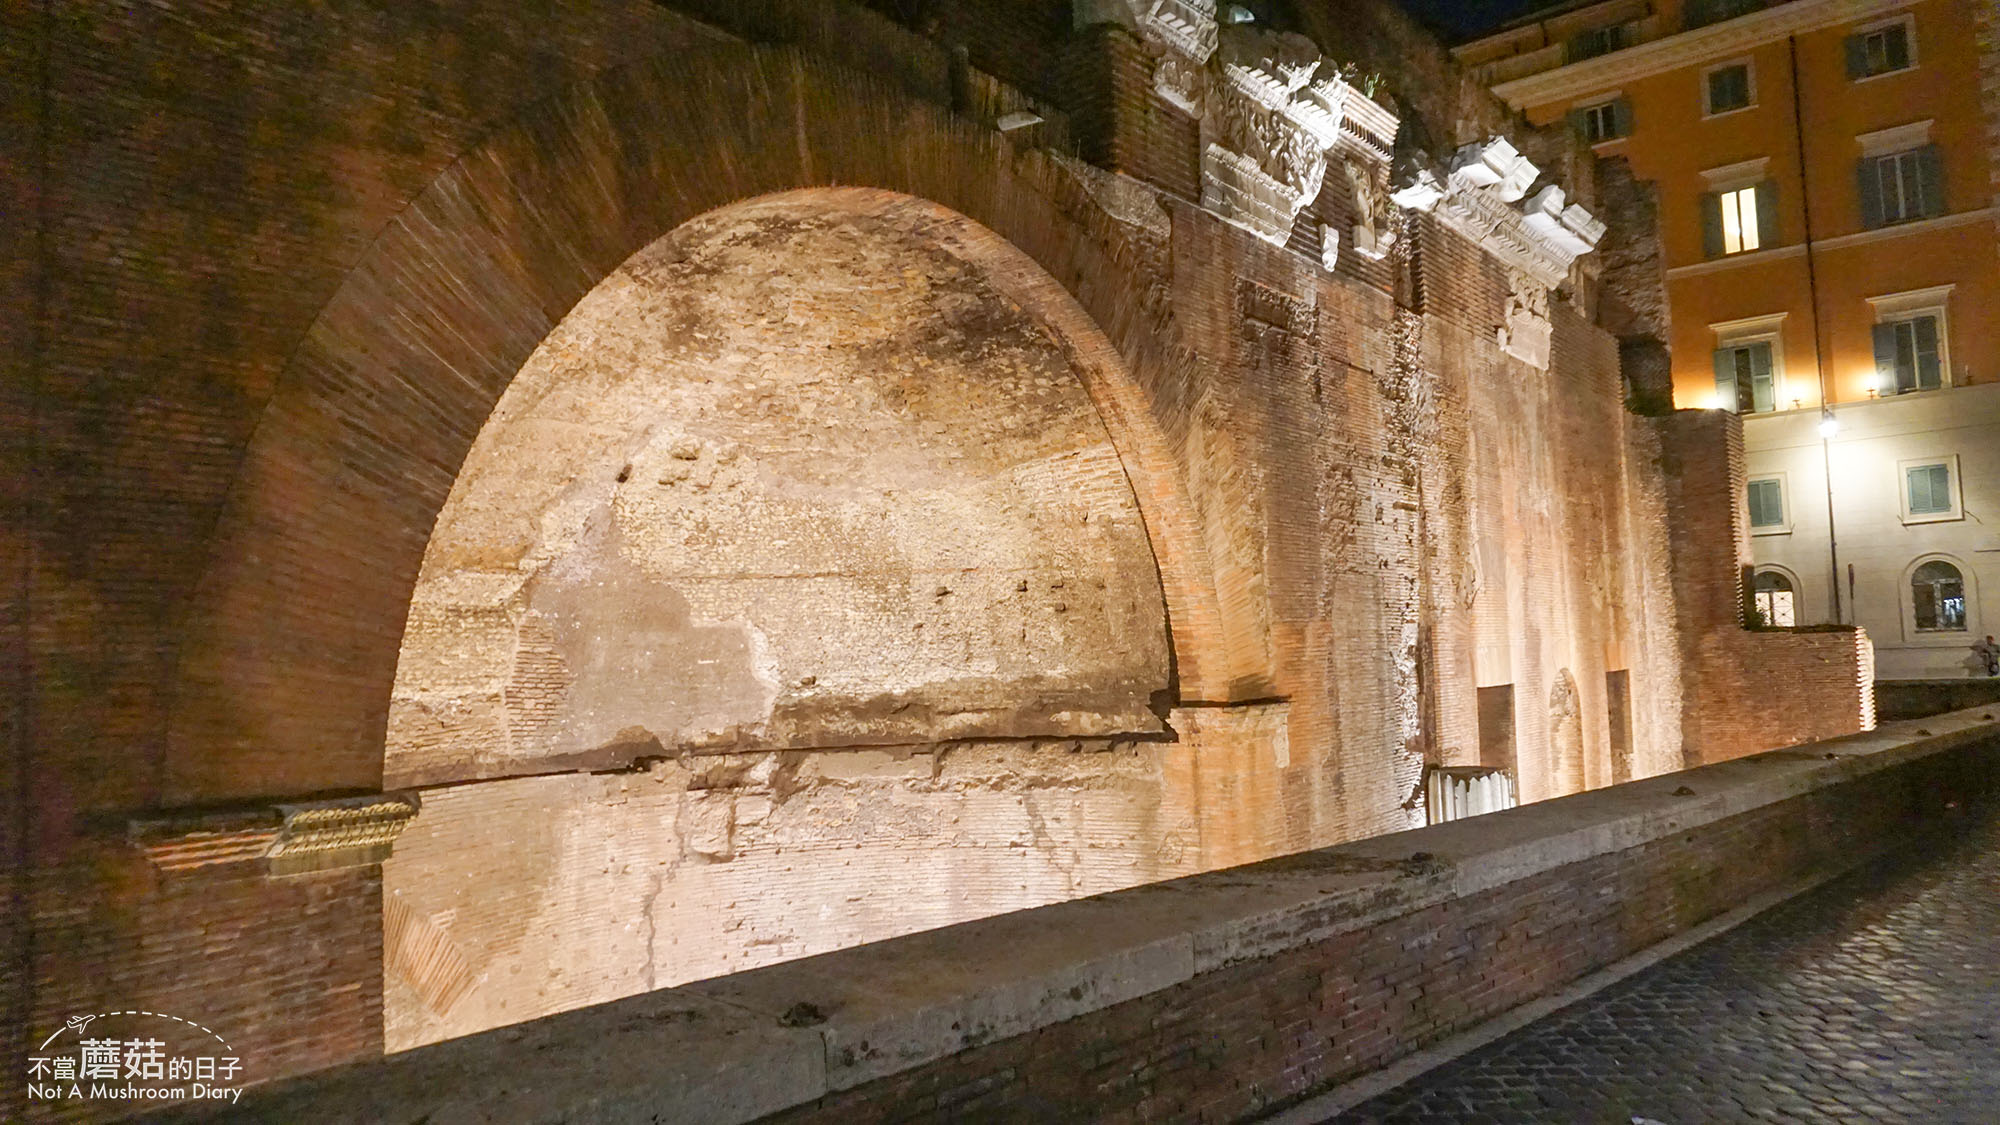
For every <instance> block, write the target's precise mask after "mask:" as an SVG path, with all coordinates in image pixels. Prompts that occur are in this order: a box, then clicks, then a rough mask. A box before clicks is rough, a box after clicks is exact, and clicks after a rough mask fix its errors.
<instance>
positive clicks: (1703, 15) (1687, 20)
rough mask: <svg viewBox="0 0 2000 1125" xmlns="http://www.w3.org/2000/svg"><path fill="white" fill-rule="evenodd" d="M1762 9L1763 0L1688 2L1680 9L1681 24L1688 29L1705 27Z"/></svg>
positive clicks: (1695, 0)
mask: <svg viewBox="0 0 2000 1125" xmlns="http://www.w3.org/2000/svg"><path fill="white" fill-rule="evenodd" d="M1763 7H1764V0H1688V3H1687V5H1686V7H1684V8H1683V9H1682V16H1681V19H1682V22H1683V24H1684V25H1685V26H1686V27H1688V28H1689V29H1693V28H1697V27H1707V26H1708V25H1709V24H1712V23H1721V22H1722V21H1723V20H1733V19H1735V18H1736V17H1737V16H1743V15H1748V14H1750V13H1751V12H1755V11H1759V10H1761V9H1762V8H1763Z"/></svg>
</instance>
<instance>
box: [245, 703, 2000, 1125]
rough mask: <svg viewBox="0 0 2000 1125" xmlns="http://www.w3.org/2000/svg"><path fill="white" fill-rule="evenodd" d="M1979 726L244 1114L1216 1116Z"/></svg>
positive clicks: (382, 1074)
mask: <svg viewBox="0 0 2000 1125" xmlns="http://www.w3.org/2000/svg"><path fill="white" fill-rule="evenodd" d="M1981 714H1982V712H1981V711H1978V710H1974V711H1967V712H1961V713H1957V714H1954V715H1945V716H1937V717H1933V718H1930V719H1926V720H1923V722H1922V724H1921V725H1920V724H1918V723H1901V724H1890V725H1888V726H1886V727H1885V728H1884V729H1882V730H1879V731H1875V732H1870V733H1866V734H1860V735H1853V736H1849V737H1846V738H1841V739H1836V740H1831V741H1827V742H1821V743H1815V744H1812V745H1811V746H1810V747H1806V748H1798V749H1793V750H1785V751H1774V752H1772V753H1768V754H1762V755H1757V756H1754V757H1750V758H1742V759H1737V760H1735V761H1731V762H1725V763H1720V764H1716V765H1712V766H1707V767H1704V768H1701V769H1698V770H1693V771H1688V772H1685V773H1680V774H1675V775H1671V776H1667V777H1660V778H1653V779H1649V780H1646V781H1640V782H1635V783H1632V784H1629V785H1623V786H1618V787H1615V788H1611V789H1602V790H1596V791H1593V792H1589V793H1585V794H1580V795H1578V796H1575V797H1570V798H1565V799H1562V800H1557V801H1549V802H1544V803H1541V804H1538V805H1532V806H1527V807H1524V808H1521V809H1517V810H1513V811H1510V812H1506V813H1500V814H1495V815H1493V816H1489V817H1482V818H1477V819H1474V820H1469V821H1460V822H1456V823H1453V824H1447V825H1439V826H1435V827H1432V828H1425V829H1419V830H1415V831H1412V832H1404V833H1398V834H1396V835H1392V836H1384V837H1378V838H1376V839H1372V840H1366V841H1362V842H1359V843H1355V844H1348V845H1343V846H1340V847H1335V848H1327V849H1322V850H1319V851H1314V852H1307V853H1303V854H1300V855H1296V856H1290V857H1286V858H1282V859H1277V860H1271V861H1267V862H1264V863H1258V864H1252V865H1248V866H1245V867H1239V868H1233V869H1230V870H1226V871H1219V872H1214V873H1211V874H1207V875H1200V876H1195V877H1192V878H1188V879H1182V880H1177V881H1175V882H1172V883H1165V884H1158V885H1154V886H1150V887H1141V888H1136V889H1134V890H1129V891H1121V892H1118V893H1115V894H1110V895H1102V896H1098V897H1096V898H1092V899H1084V900H1079V901H1076V902H1070V903H1064V904H1061V905H1057V906H1052V907H1046V908H1043V909H1039V910H1032V911H1024V912H1021V913H1017V914H1011V915H1004V916H1001V917H997V918H991V919H986V920H983V921H980V922H974V923H970V924H967V925H962V926H953V927H947V928H945V929H941V930H933V931H930V932H927V933H921V934H915V935H911V936H909V937H906V938H900V939H897V940H894V941H887V942H879V943H876V944H873V945H868V946H861V947H858V948H854V949H848V950H843V951H840V952H837V953H833V954H828V955H825V956H821V957H815V958H809V959H806V960H802V961H794V962H790V963H787V964H782V965H776V966H772V967H770V968H767V969H761V970H757V971H754V972H749V973H743V974H738V975H735V976H730V977H722V978H718V979H715V980H711V981H706V982H702V983H699V984H694V985H689V986H686V987H683V988H678V989H670V990H665V991H661V992H656V993H651V994H647V995H644V996H638V997H633V998H631V999H629V1000H624V1001H618V1002H616V1003H611V1004H605V1005H600V1006H598V1007H594V1008H589V1009H584V1010H581V1011H576V1012H571V1013H567V1014H564V1015H561V1016H556V1017H552V1018H550V1019H545V1020H539V1021H535V1022H533V1023H529V1024H524V1025H519V1026H517V1027H513V1028H503V1029H500V1030H498V1031H494V1032H488V1033H485V1034H482V1035H478V1036H472V1037H468V1038H466V1039H461V1040H455V1041H452V1042H449V1043H444V1044H439V1045H437V1046H433V1047H428V1048H423V1049H420V1050H416V1051H411V1052H407V1053H404V1054H401V1055H397V1056H393V1057H391V1058H389V1059H387V1060H384V1061H381V1062H376V1063H367V1064H360V1065H356V1066H350V1067H346V1068H342V1069H339V1070H335V1071H330V1072H326V1073H323V1074H320V1075H316V1076H312V1077H309V1078H305V1079H301V1080H298V1081H294V1082H291V1083H287V1084H284V1085H281V1086H278V1087H273V1088H266V1089H264V1090H261V1091H258V1092H256V1093H255V1094H253V1096H251V1097H250V1098H249V1099H247V1100H246V1102H245V1103H244V1104H243V1105H242V1106H241V1107H239V1108H238V1109H237V1110H236V1111H235V1112H236V1113H237V1114H239V1115H251V1116H255V1117H257V1118H259V1119H264V1120H288V1119H289V1120H301V1119H307V1118H310V1119H313V1120H322V1121H324V1120H385V1119H397V1120H405V1119H420V1118H423V1117H424V1115H425V1114H426V1113H429V1114H432V1116H431V1117H430V1118H429V1119H430V1120H439V1121H442V1120H477V1119H483V1117H484V1116H485V1115H488V1114H499V1115H501V1116H504V1117H506V1118H508V1119H512V1120H554V1119H558V1118H565V1117H566V1118H568V1119H581V1118H588V1119H591V1120H608V1121H622V1120H633V1121H643V1120H701V1121H713V1122H719V1121H748V1120H755V1119H758V1118H759V1117H760V1115H770V1114H775V1116H773V1117H771V1118H770V1119H771V1120H776V1121H785V1122H803V1121H851V1120H874V1119H886V1118H889V1117H895V1118H897V1119H898V1120H939V1121H943V1120H953V1121H960V1120H968V1119H972V1120H981V1119H992V1118H1009V1119H1011V1118H1014V1117H1021V1118H1033V1119H1036V1120H1065V1119H1088V1120H1101V1121H1119V1120H1146V1121H1165V1120H1201V1121H1211V1120H1239V1119H1243V1118H1245V1117H1248V1116H1251V1115H1254V1114H1258V1113H1260V1112H1264V1111H1268V1110H1270V1109H1273V1108H1277V1107H1280V1106H1283V1105H1284V1104H1286V1103H1288V1102H1291V1101H1295V1100H1297V1099H1299V1098H1301V1097H1303V1096H1306V1095H1307V1094H1309V1093H1312V1092H1314V1091H1316V1090H1319V1089H1323V1088H1325V1087H1327V1086H1329V1085H1331V1084H1334V1083H1337V1082H1340V1081H1342V1080H1345V1079H1347V1078H1350V1077H1353V1076H1355V1075H1358V1074H1361V1073H1363V1072H1366V1071H1369V1070H1372V1069H1375V1068H1377V1067H1380V1066H1383V1065H1385V1064H1387V1063H1389V1062H1391V1061H1393V1060H1395V1059H1397V1058H1399V1057H1401V1056H1403V1055H1406V1054H1409V1053H1410V1052H1412V1051H1415V1050H1417V1049H1420V1048H1422V1047H1424V1046H1426V1045H1428V1044H1431V1043H1434V1042H1436V1041H1438V1040H1440V1039H1443V1038H1445V1037H1446V1036H1449V1035H1451V1034H1453V1033H1455V1032H1458V1031H1461V1030H1464V1029H1466V1028H1468V1027H1470V1026H1473V1025H1475V1024H1477V1023H1479V1022H1481V1021H1483V1020H1485V1019H1488V1018H1491V1017H1493V1016H1495V1015H1498V1014H1500V1013H1502V1012H1504V1011H1506V1010H1507V1009H1509V1008H1512V1007H1514V1006H1515V1005H1518V1004H1520V1003H1523V1002H1525V1001H1528V1000H1531V999H1533V998H1535V997H1538V996H1541V995H1544V994H1546V993H1548V992H1550V991H1552V990H1554V989H1556V988H1558V987H1560V986H1562V985H1564V984H1567V983H1569V982H1570V981H1573V980H1575V979H1576V978H1578V977H1580V976H1582V975H1584V974H1586V973H1588V972H1591V971H1593V970H1595V969H1597V968H1600V967H1602V966H1604V965H1606V964H1609V963H1610V962H1612V961H1615V960H1617V959H1619V958H1621V957H1624V956H1626V955H1628V954H1631V953H1633V952H1636V951H1638V950H1640V949H1643V948H1645V947H1647V946H1649V945H1651V944H1653V943H1655V942H1658V941H1660V940H1662V939H1664V938H1666V937H1667V936H1669V935H1671V934H1673V933H1675V932H1677V931H1680V930H1682V929H1685V928H1686V927H1688V926H1691V925H1694V924H1696V923H1698V922H1700V921H1702V920H1704V919H1706V918H1709V917H1711V916H1713V915H1716V914H1718V913H1721V912H1722V911H1724V910H1726V909H1728V908H1730V907H1731V906H1734V905H1736V904H1738V903H1740V902H1741V901H1743V900H1744V899H1745V898H1747V897H1749V896H1752V895H1755V894H1757V893H1759V892H1762V891H1766V890H1769V889H1772V888H1774V887H1777V886H1780V885H1782V884H1784V883H1786V882H1788V881H1791V880H1794V879H1797V878H1799V877H1801V876H1803V875H1807V874H1810V873H1813V872H1817V871H1823V870H1829V869H1834V868H1839V867H1844V866H1847V865H1849V864H1852V863H1854V862H1856V861H1857V860H1859V859H1860V858H1863V857H1865V856H1867V855H1869V854H1871V853H1873V852H1876V851H1878V850H1881V849H1882V848H1885V847H1888V846H1891V845H1892V844H1894V843H1895V842H1896V841H1898V840H1900V839H1906V838H1907V837H1908V835H1909V833H1910V832H1911V830H1912V829H1913V827H1916V826H1919V825H1921V824H1922V823H1923V822H1924V821H1925V820H1926V819H1927V818H1928V816H1929V814H1931V813H1932V812H1933V811H1935V810H1936V809H1938V808H1939V807H1941V806H1942V805H1943V804H1944V803H1945V802H1947V801H1953V800H1963V799H1967V798H1969V797H1971V796H1974V795H1976V794H1977V793H1978V792H1981V791H1983V790H1986V789H1989V788H1990V787H1991V784H1992V783H1991V778H1992V776H1993V769H1992V767H1993V764H1994V762H1995V759H1996V757H2000V723H1996V722H1994V721H1992V720H1986V719H1983V718H1981Z"/></svg>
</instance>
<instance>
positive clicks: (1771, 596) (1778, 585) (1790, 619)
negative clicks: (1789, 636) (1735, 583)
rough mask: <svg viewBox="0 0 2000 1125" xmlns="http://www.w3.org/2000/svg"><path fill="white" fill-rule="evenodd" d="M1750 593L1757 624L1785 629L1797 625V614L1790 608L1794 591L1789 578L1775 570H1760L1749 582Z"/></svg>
mask: <svg viewBox="0 0 2000 1125" xmlns="http://www.w3.org/2000/svg"><path fill="white" fill-rule="evenodd" d="M1750 591H1751V594H1752V596H1753V597H1755V599H1756V603H1757V618H1758V623H1759V624H1763V625H1773V626H1781V627H1785V628H1790V627H1791V626H1793V625H1796V624H1798V614H1797V612H1796V611H1795V610H1794V608H1793V606H1792V600H1793V598H1794V596H1795V594H1796V591H1794V590H1793V589H1792V580H1791V579H1790V578H1787V577H1785V576H1784V575H1783V574H1780V573H1778V572H1777V571H1775V570H1760V571H1758V572H1757V577H1756V578H1754V579H1752V580H1751V583H1750Z"/></svg>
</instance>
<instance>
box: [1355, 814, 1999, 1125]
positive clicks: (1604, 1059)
mask: <svg viewBox="0 0 2000 1125" xmlns="http://www.w3.org/2000/svg"><path fill="white" fill-rule="evenodd" d="M1956 827H1957V828H1958V831H1957V832H1956V833H1955V834H1954V835H1953V836H1951V837H1950V838H1949V839H1947V840H1944V841H1942V842H1927V843H1922V844H1919V845H1917V846H1915V847H1913V848H1912V849H1911V851H1910V853H1909V854H1906V855H1902V856H1898V857H1895V858H1893V859H1890V860H1886V861H1882V862H1878V863H1875V864H1872V865H1870V866H1868V867H1866V868H1864V869H1862V870H1860V871H1857V872H1855V873H1853V874H1850V875H1847V876H1845V877H1842V878H1840V879H1836V880H1834V881H1833V882H1830V883H1828V884H1826V885H1825V886H1822V887H1819V888H1817V889H1816V890H1813V891H1811V892H1809V893H1807V894H1805V895H1801V896H1800V897H1798V898H1795V899H1792V900H1790V901H1789V902H1786V903H1784V904H1782V905H1780V906H1778V907H1776V908H1775V909H1772V910H1770V911H1767V912H1765V913H1764V914H1761V915H1759V916H1757V917H1756V918H1753V919H1751V920H1750V921H1749V922H1747V923H1745V924H1744V925H1742V926H1740V927H1738V928H1736V929H1734V930H1731V931H1729V932H1728V933H1725V934H1723V935H1722V936H1720V937H1718V938H1716V939H1714V940H1713V941H1710V942H1708V943H1706V944H1703V945H1699V946H1696V947H1694V948H1692V949H1689V950H1687V951H1685V952H1683V953H1681V954H1679V955H1677V956H1674V957H1671V958H1668V959H1667V960H1665V961H1662V962H1660V963H1659V964H1657V965H1655V966H1653V967H1651V968H1650V969H1647V970H1645V971H1643V972H1640V973H1638V974H1636V975H1634V976H1632V977H1630V978H1627V979H1626V980H1624V981H1621V982H1619V983H1617V984H1615V985H1612V986H1610V987H1609V988H1606V989H1605V990H1603V991H1602V992H1599V993H1597V994H1595V995H1593V996H1591V997H1589V998H1587V999H1585V1000H1582V1001H1580V1002H1578V1003H1577V1004H1574V1005H1572V1006H1570V1007H1568V1008H1564V1009H1562V1010H1560V1011H1558V1012H1556V1013H1554V1014H1552V1015H1550V1016H1548V1017H1546V1018H1544V1019H1542V1020H1540V1021H1538V1022H1536V1023H1533V1024H1530V1025H1528V1026H1527V1027H1525V1028H1522V1029H1521V1030H1520V1031H1518V1032H1516V1033H1514V1034H1513V1035H1510V1036H1507V1037H1506V1038H1503V1039H1500V1040H1498V1041H1497V1042H1494V1043H1491V1044H1489V1045H1487V1046H1485V1047H1483V1048H1481V1049H1479V1050H1476V1051H1474V1052H1472V1053H1470V1054H1467V1055H1465V1056H1463V1057H1461V1058H1459V1059H1457V1060H1454V1061H1453V1062H1450V1063H1447V1064H1445V1065H1444V1066H1441V1067H1439V1068H1437V1069H1435V1070H1432V1071H1430V1072H1428V1073H1426V1074H1424V1075H1422V1076H1420V1077H1418V1078H1416V1079H1415V1080H1413V1081H1411V1082H1408V1083H1406V1084H1404V1085H1402V1086H1399V1087H1397V1088H1396V1089H1394V1090H1390V1091H1388V1092H1387V1093H1385V1094H1382V1095H1381V1096H1379V1097H1377V1098H1375V1099H1373V1100H1371V1101H1367V1102H1364V1103H1362V1104H1360V1105H1358V1106H1356V1107H1355V1108H1353V1109H1352V1110H1350V1111H1348V1112H1347V1113H1344V1114H1342V1115H1340V1116H1338V1117H1335V1118H1333V1119H1332V1122H1335V1123H1338V1125H1360V1123H1363V1122H1379V1123H1382V1125H1392V1123H1393V1125H1404V1123H1409V1125H1418V1123H1423V1125H1429V1123H1433V1122H1455V1123H1456V1122H1464V1123H1500V1122H1506V1123H1509V1125H1513V1123H1521V1122H1537V1123H1539V1122H1560V1123H1565V1125H1566V1123H1570V1122H1576V1123H1591V1125H1595V1123H1605V1125H1610V1123H1614V1122H1615V1123H1619V1125H1626V1123H1630V1122H1633V1121H1635V1120H1643V1121H1645V1122H1658V1123H1662V1125H1706V1123H1709V1122H1737V1121H1786V1122H1861V1121H1898V1122H1903V1121H1907V1122H1954V1123H1964V1125H1975V1123H1976V1125H1993V1123H1996V1122H2000V810H1995V809H1992V808H1986V809H1982V810H1980V811H1978V812H1976V813H1970V814H1961V818H1960V823H1959V824H1958V825H1957V826H1956Z"/></svg>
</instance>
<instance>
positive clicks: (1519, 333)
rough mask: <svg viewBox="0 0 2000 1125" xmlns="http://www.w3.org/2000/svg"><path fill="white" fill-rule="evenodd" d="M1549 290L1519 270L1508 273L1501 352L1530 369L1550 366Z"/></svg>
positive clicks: (1551, 332) (1552, 332) (1501, 332)
mask: <svg viewBox="0 0 2000 1125" xmlns="http://www.w3.org/2000/svg"><path fill="white" fill-rule="evenodd" d="M1553 334H1554V329H1553V326H1552V325H1551V324H1550V323H1549V290H1548V287H1547V286H1546V285H1543V284H1541V283H1540V282H1538V281H1536V280H1535V279H1534V278H1532V277H1529V276H1528V275H1527V274H1525V273H1523V272H1521V271H1520V270H1512V269H1510V270H1508V271H1507V318H1506V322H1505V323H1503V324H1502V325H1501V326H1500V350H1501V351H1503V352H1506V353H1507V354H1508V355H1511V356H1513V357H1514V358H1515V359H1518V360H1520V361H1521V362H1523V363H1526V364H1528V365H1529V366H1531V367H1543V368H1545V367H1547V366H1548V365H1549V338H1550V337H1551V336H1552V335H1553Z"/></svg>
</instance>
